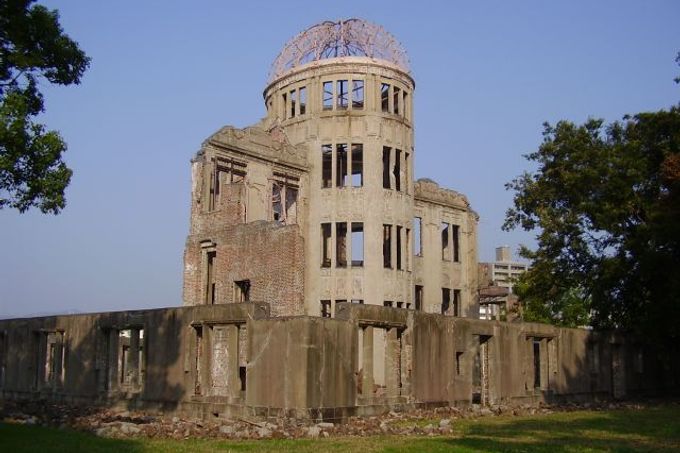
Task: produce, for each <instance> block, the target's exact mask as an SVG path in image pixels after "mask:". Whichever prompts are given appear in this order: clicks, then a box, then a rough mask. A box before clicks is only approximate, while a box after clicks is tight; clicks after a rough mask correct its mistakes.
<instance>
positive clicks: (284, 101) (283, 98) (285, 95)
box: [281, 93, 288, 120]
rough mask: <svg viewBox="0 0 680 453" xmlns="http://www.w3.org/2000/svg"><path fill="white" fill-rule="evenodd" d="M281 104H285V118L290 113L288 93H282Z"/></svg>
mask: <svg viewBox="0 0 680 453" xmlns="http://www.w3.org/2000/svg"><path fill="white" fill-rule="evenodd" d="M281 105H283V115H282V116H283V119H284V120H285V119H286V118H287V115H288V94H287V93H283V94H282V95H281Z"/></svg>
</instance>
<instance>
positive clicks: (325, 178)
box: [321, 145, 333, 189]
mask: <svg viewBox="0 0 680 453" xmlns="http://www.w3.org/2000/svg"><path fill="white" fill-rule="evenodd" d="M321 187H322V188H324V189H327V188H329V187H333V146H332V145H321Z"/></svg>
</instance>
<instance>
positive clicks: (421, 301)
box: [184, 19, 478, 317]
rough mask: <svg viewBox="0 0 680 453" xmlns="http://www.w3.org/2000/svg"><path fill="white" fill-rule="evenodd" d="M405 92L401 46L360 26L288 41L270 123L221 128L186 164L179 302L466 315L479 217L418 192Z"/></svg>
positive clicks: (458, 203)
mask: <svg viewBox="0 0 680 453" xmlns="http://www.w3.org/2000/svg"><path fill="white" fill-rule="evenodd" d="M414 89H415V82H414V80H413V78H412V76H411V73H410V69H409V64H408V59H407V57H406V52H405V51H404V49H403V48H402V47H401V45H400V44H399V43H398V42H397V41H396V40H395V39H394V38H393V37H392V36H391V35H390V34H388V33H386V32H385V31H384V30H383V29H381V28H380V27H377V26H375V25H373V24H370V23H367V22H365V21H361V20H357V19H350V20H347V21H343V22H339V23H331V22H324V23H322V24H319V25H316V26H314V27H312V28H310V29H308V30H306V31H304V32H303V33H301V34H300V35H298V36H296V37H295V38H293V39H292V40H291V41H290V42H288V44H286V46H285V47H284V49H283V51H282V52H281V53H280V55H279V56H278V58H277V59H276V60H275V61H274V63H273V65H272V68H271V73H270V77H269V82H268V85H267V87H266V88H265V90H264V104H265V107H266V109H267V116H266V117H265V118H264V119H263V120H261V121H260V122H259V123H258V124H256V125H254V126H251V127H247V128H245V129H243V130H239V129H235V128H233V127H229V126H227V127H224V128H222V129H221V130H219V131H217V132H216V133H215V134H214V135H212V136H211V137H209V138H208V139H207V140H206V141H205V142H204V143H203V146H202V147H201V150H200V151H199V152H198V154H197V155H196V157H195V158H194V160H193V162H192V180H193V185H192V208H191V232H190V235H189V238H188V240H187V244H186V252H185V278H184V301H185V304H187V305H203V304H208V305H211V304H224V303H232V302H244V301H248V300H255V301H262V302H266V303H268V304H269V305H270V307H271V313H272V315H274V316H290V315H303V314H304V315H310V316H328V317H332V316H333V315H334V312H335V307H336V306H337V304H339V303H345V302H347V303H359V304H370V305H383V306H388V307H396V308H411V309H415V310H422V311H424V312H427V313H446V314H451V315H455V316H474V314H475V313H476V312H477V310H478V309H477V307H476V303H475V300H476V297H475V296H476V289H477V281H476V278H477V233H476V226H477V220H478V219H477V214H476V213H475V212H474V211H472V209H471V208H470V205H469V203H468V202H467V199H466V198H465V197H464V196H463V195H461V194H458V193H456V192H454V191H452V190H448V189H444V188H441V187H439V186H438V185H437V184H436V183H434V182H432V181H430V180H419V181H416V182H414V178H413V173H414V172H413V166H414V160H415V157H416V156H415V154H416V153H415V148H414V142H413V124H414V117H415V115H414V111H413V97H414V96H413V95H414Z"/></svg>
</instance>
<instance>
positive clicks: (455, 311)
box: [453, 289, 460, 316]
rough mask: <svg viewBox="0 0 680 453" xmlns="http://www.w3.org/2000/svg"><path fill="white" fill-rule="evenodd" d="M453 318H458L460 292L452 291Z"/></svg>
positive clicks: (457, 290)
mask: <svg viewBox="0 0 680 453" xmlns="http://www.w3.org/2000/svg"><path fill="white" fill-rule="evenodd" d="M453 316H460V290H459V289H454V290H453Z"/></svg>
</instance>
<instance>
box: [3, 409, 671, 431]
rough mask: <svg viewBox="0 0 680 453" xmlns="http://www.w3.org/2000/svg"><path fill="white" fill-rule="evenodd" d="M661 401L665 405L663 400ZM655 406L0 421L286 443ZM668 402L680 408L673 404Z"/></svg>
mask: <svg viewBox="0 0 680 453" xmlns="http://www.w3.org/2000/svg"><path fill="white" fill-rule="evenodd" d="M666 403H667V401H666ZM654 404H658V401H646V402H642V403H641V402H625V403H623V402H609V403H597V404H594V403H590V404H587V405H586V404H581V405H578V404H567V405H561V406H548V405H541V406H538V407H536V406H531V405H522V406H515V407H509V406H503V405H498V406H492V407H480V406H479V405H471V406H470V407H468V408H466V409H461V408H456V407H440V408H435V409H416V410H412V411H409V412H402V413H397V412H389V413H387V414H384V415H380V416H372V417H350V418H349V419H348V420H346V422H345V423H331V422H325V421H322V422H314V421H303V420H295V419H274V420H272V419H270V420H259V421H254V420H249V419H248V420H246V419H239V418H235V419H226V418H221V417H220V418H217V417H216V418H215V419H214V420H210V421H207V420H187V419H183V418H181V417H177V416H174V417H167V416H166V417H164V416H161V415H158V414H153V413H145V412H141V411H134V410H125V411H116V410H112V409H107V408H93V407H77V406H69V405H63V404H53V403H47V402H44V401H41V402H27V403H22V404H18V403H15V402H0V421H1V422H3V423H15V424H25V425H38V426H50V427H56V428H60V429H73V430H78V431H85V432H91V433H93V434H95V435H97V436H100V437H111V438H128V437H137V436H143V437H148V438H170V439H188V438H221V439H235V440H238V439H292V438H305V437H307V438H313V439H318V438H321V437H323V438H327V437H331V436H333V437H339V436H372V435H402V436H438V435H450V434H452V433H453V431H454V428H455V425H456V420H458V419H465V418H478V417H496V416H499V415H500V416H523V415H535V414H537V415H548V414H552V413H553V412H556V411H574V410H611V409H623V408H626V409H632V410H639V409H642V408H646V407H649V406H652V405H654ZM674 404H680V401H676V402H675V403H674Z"/></svg>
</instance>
